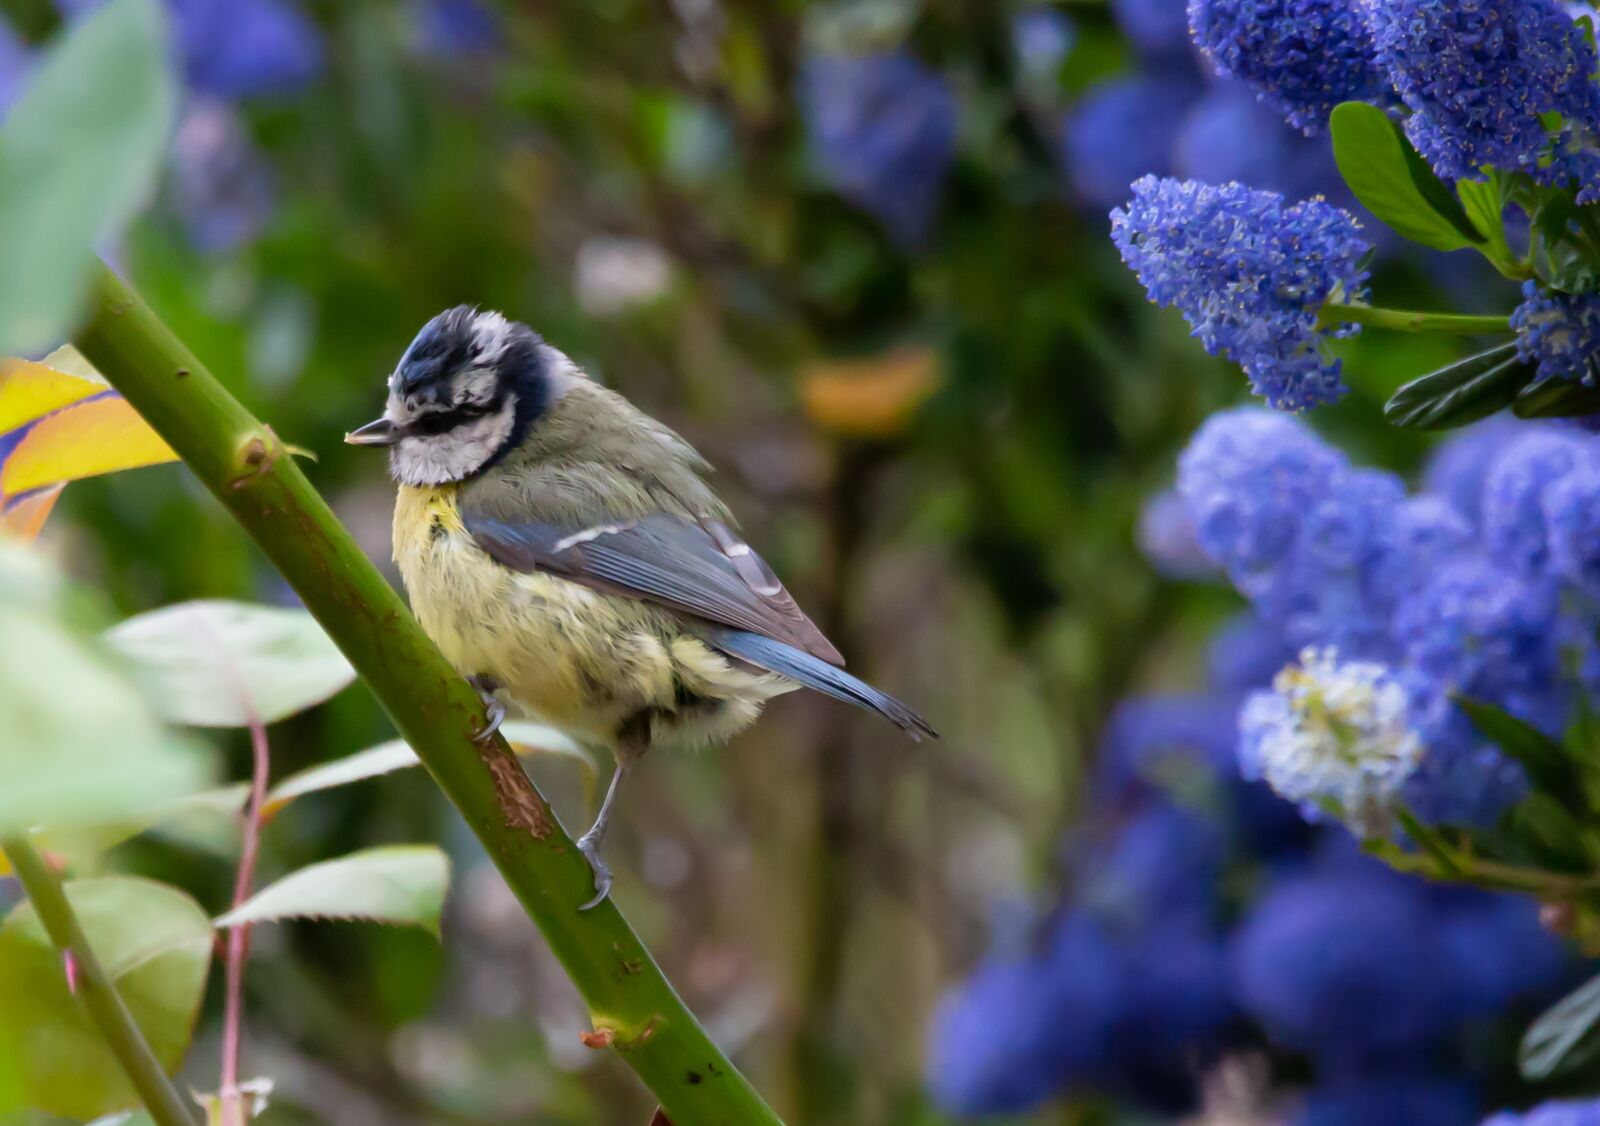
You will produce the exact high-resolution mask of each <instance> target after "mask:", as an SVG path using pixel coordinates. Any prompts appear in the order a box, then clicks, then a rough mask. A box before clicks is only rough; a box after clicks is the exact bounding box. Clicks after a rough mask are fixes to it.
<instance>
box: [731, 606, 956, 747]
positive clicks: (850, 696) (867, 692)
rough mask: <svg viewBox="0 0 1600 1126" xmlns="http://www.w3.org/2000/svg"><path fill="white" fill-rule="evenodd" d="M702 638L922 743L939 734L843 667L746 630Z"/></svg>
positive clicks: (916, 716) (901, 705)
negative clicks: (881, 719)
mask: <svg viewBox="0 0 1600 1126" xmlns="http://www.w3.org/2000/svg"><path fill="white" fill-rule="evenodd" d="M702 636H703V637H704V638H705V640H706V641H707V642H709V643H710V644H711V645H712V646H714V647H715V648H717V649H720V650H721V651H722V652H724V653H727V654H728V655H730V656H733V657H738V658H739V659H740V660H743V661H748V662H749V663H750V664H752V665H756V666H757V667H759V668H763V669H766V670H767V671H768V672H775V673H777V674H778V675H779V676H785V677H788V678H789V679H790V680H793V681H797V682H799V683H800V684H803V685H805V686H806V687H807V688H811V689H815V690H816V691H818V692H821V693H822V694H823V695H825V696H832V697H833V698H834V699H835V700H843V701H844V702H845V703H847V704H854V705H856V707H858V708H865V709H866V710H868V711H871V712H877V713H878V714H879V715H881V716H883V717H884V718H885V719H887V720H889V721H890V722H891V723H893V724H894V725H895V726H896V727H898V728H900V729H901V730H902V731H904V732H905V733H906V734H907V735H909V736H911V738H912V739H915V740H917V741H919V742H920V741H921V740H922V738H923V737H924V736H927V737H929V738H934V739H937V738H938V737H939V733H938V732H937V731H935V730H934V729H933V728H932V727H930V726H929V725H928V721H927V720H925V719H923V718H922V717H921V716H919V715H918V714H917V713H916V712H914V711H912V710H911V709H910V708H908V707H906V706H905V705H904V704H902V703H901V702H900V701H899V700H896V699H895V698H894V697H893V696H890V695H888V694H887V693H884V692H879V691H878V690H877V689H876V688H874V687H872V685H870V684H868V683H866V682H865V681H863V680H858V679H857V678H856V677H853V676H851V675H850V674H849V673H847V672H845V671H844V670H843V669H841V668H835V667H834V666H833V665H830V664H828V663H827V662H826V661H821V660H818V659H817V658H816V657H813V656H812V655H811V654H810V653H806V652H803V651H801V650H799V649H796V648H795V647H794V646H792V645H785V644H784V643H783V642H781V641H774V640H773V639H772V638H770V637H763V636H761V635H760V634H759V633H748V632H746V631H744V630H707V631H705V632H704V633H703V634H702Z"/></svg>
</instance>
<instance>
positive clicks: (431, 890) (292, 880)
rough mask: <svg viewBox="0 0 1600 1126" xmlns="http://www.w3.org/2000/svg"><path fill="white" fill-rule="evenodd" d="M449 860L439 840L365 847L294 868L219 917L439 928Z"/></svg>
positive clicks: (223, 921)
mask: <svg viewBox="0 0 1600 1126" xmlns="http://www.w3.org/2000/svg"><path fill="white" fill-rule="evenodd" d="M449 885H450V861H449V859H448V858H447V857H446V856H445V854H444V852H443V851H442V850H441V849H439V848H438V847H436V846H434V845H390V846H386V847H383V848H369V849H363V850H361V851H360V852H352V853H351V854H350V855H349V856H341V857H339V858H338V859H337V860H325V861H323V862H322V863H320V864H312V865H311V866H309V867H307V868H302V869H300V870H299V871H298V872H291V873H290V874H289V875H287V876H285V877H284V878H283V879H281V880H279V881H278V882H277V883H275V884H273V885H272V886H271V887H268V888H266V889H264V890H263V891H260V892H258V893H257V894H256V895H254V896H252V897H251V898H250V899H249V900H248V901H247V902H245V903H244V904H242V905H241V906H239V907H236V908H235V909H234V910H232V911H229V912H228V913H227V914H226V915H223V916H222V917H221V918H220V919H218V920H217V926H219V927H236V926H240V925H241V924H247V923H270V922H279V921H282V920H284V919H366V920H369V921H371V922H376V923H394V924H398V925H401V926H412V927H423V928H425V929H426V930H428V931H430V932H431V933H433V934H435V935H437V934H438V933H439V916H440V914H441V913H442V912H443V910H444V896H445V891H446V890H447V889H448V888H449Z"/></svg>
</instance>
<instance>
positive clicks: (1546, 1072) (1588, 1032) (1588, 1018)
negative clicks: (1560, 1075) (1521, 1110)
mask: <svg viewBox="0 0 1600 1126" xmlns="http://www.w3.org/2000/svg"><path fill="white" fill-rule="evenodd" d="M1597 1022H1600V977H1594V978H1591V979H1590V980H1589V981H1587V982H1585V983H1584V984H1583V985H1580V986H1579V987H1578V988H1577V989H1575V990H1573V991H1572V992H1571V993H1569V994H1567V996H1565V997H1563V998H1562V999H1561V1000H1559V1001H1557V1002H1556V1003H1555V1004H1554V1005H1552V1006H1551V1007H1550V1008H1548V1009H1546V1010H1545V1011H1544V1013H1543V1014H1541V1015H1540V1017H1539V1019H1538V1020H1536V1021H1534V1022H1533V1024H1531V1025H1530V1026H1529V1027H1528V1031H1527V1032H1526V1033H1525V1034H1524V1035H1523V1037H1522V1044H1521V1046H1520V1047H1519V1048H1518V1049H1517V1066H1518V1067H1519V1068H1521V1070H1522V1074H1523V1075H1524V1076H1525V1077H1526V1078H1528V1079H1530V1080H1533V1081H1535V1082H1538V1081H1539V1080H1543V1079H1548V1078H1550V1077H1551V1076H1553V1075H1555V1074H1556V1073H1557V1072H1558V1071H1567V1070H1571V1069H1572V1068H1574V1067H1577V1066H1578V1065H1580V1064H1582V1063H1585V1062H1587V1061H1589V1060H1591V1059H1593V1058H1594V1056H1595V1053H1596V1051H1597V1050H1600V1037H1596V1036H1595V1035H1594V1032H1595V1025H1596V1023H1597Z"/></svg>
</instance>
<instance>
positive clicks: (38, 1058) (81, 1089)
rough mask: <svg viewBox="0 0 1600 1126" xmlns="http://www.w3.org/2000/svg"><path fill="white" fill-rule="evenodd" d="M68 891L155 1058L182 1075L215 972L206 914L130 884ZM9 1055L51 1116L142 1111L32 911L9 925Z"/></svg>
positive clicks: (2, 987)
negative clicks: (211, 971)
mask: <svg viewBox="0 0 1600 1126" xmlns="http://www.w3.org/2000/svg"><path fill="white" fill-rule="evenodd" d="M66 893H67V899H68V901H69V902H71V904H72V908H73V911H74V912H75V913H76V914H77V916H78V921H79V922H80V923H81V924H82V925H83V930H84V934H85V936H86V937H87V938H88V940H89V946H90V947H91V948H92V949H93V950H94V952H95V954H96V955H97V956H98V958H99V959H100V962H101V964H102V965H103V966H104V967H105V970H106V973H107V974H108V975H109V976H110V978H111V980H112V982H113V983H114V984H115V985H116V987H117V991H118V992H119V993H121V994H122V999H123V1001H124V1002H125V1003H126V1004H127V1006H128V1009H129V1011H130V1012H131V1013H132V1014H133V1018H134V1020H135V1021H136V1022H137V1023H138V1025H139V1028H140V1031H142V1032H143V1033H144V1036H145V1039H146V1040H147V1041H149V1043H150V1047H151V1049H152V1050H153V1051H154V1052H155V1054H156V1058H157V1059H158V1060H160V1061H161V1065H162V1066H163V1067H165V1068H166V1069H167V1071H168V1072H169V1073H171V1072H174V1071H176V1070H177V1068H178V1064H179V1062H180V1061H181V1060H182V1058H183V1053H184V1050H185V1049H186V1048H187V1047H188V1044H189V1038H190V1037H191V1036H192V1035H193V1033H194V1023H195V1017H196V1015H197V1014H198V1013H199V1011H200V1001H201V998H202V997H203V996H204V993H205V983H206V972H207V969H208V968H209V966H210V964H211V945H212V930H211V923H210V921H209V920H208V919H207V918H206V914H205V912H204V911H202V910H201V909H200V905H199V904H197V903H196V902H195V901H194V900H193V899H191V898H190V897H189V896H188V895H186V894H185V893H184V892H181V891H179V890H178V889H177V888H174V887H168V886H167V885H166V884H159V883H156V882H155V881H153V880H141V879H133V878H131V877H127V876H116V877H111V878H107V879H96V880H75V881H73V882H71V883H68V884H67V885H66ZM0 1055H4V1056H9V1057H11V1058H14V1059H21V1060H25V1061H26V1067H25V1068H24V1069H23V1070H24V1075H25V1087H24V1096H25V1098H26V1099H27V1101H28V1104H29V1105H30V1106H33V1107H36V1108H37V1109H40V1110H44V1111H48V1112H49V1113H51V1114H58V1115H62V1116H63V1117H67V1118H76V1119H88V1118H95V1117H97V1116H99V1115H103V1114H109V1113H111V1112H113V1111H117V1110H123V1109H126V1108H129V1107H133V1106H136V1105H137V1104H138V1096H137V1095H136V1094H135V1093H134V1090H133V1087H132V1086H131V1085H130V1084H129V1082H128V1079H127V1077H126V1075H124V1074H123V1071H122V1068H121V1067H120V1066H119V1065H118V1063H117V1061H116V1058H115V1057H114V1056H113V1055H112V1054H111V1050H110V1049H109V1048H107V1047H106V1045H105V1042H104V1040H103V1039H102V1038H101V1036H100V1033H99V1031H98V1030H97V1029H96V1027H95V1025H94V1023H93V1022H92V1021H91V1020H90V1019H89V1017H88V1015H87V1012H86V1011H85V1009H84V1007H83V1003H82V1001H81V1000H80V999H79V998H77V997H75V996H74V995H73V994H72V993H71V992H70V991H69V990H68V988H67V977H66V973H65V970H64V967H63V965H62V959H61V955H60V954H59V953H58V952H57V951H56V949H55V947H54V946H53V945H51V943H50V939H49V937H48V936H47V935H46V934H45V931H44V927H43V925H42V924H41V923H40V922H39V918H38V916H37V915H36V914H35V913H34V911H33V908H32V907H31V906H30V905H28V904H26V903H23V904H21V905H20V906H18V907H17V909H16V910H14V911H13V912H12V913H11V915H10V916H9V917H8V918H7V919H6V921H5V925H4V926H3V927H0Z"/></svg>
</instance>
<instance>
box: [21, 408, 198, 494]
mask: <svg viewBox="0 0 1600 1126" xmlns="http://www.w3.org/2000/svg"><path fill="white" fill-rule="evenodd" d="M177 457H178V455H177V454H175V453H173V452H172V447H171V446H169V445H167V443H166V442H164V441H162V439H161V436H160V435H158V434H157V433H156V432H155V431H154V430H152V429H150V425H149V423H147V422H145V420H144V419H142V418H140V417H139V415H138V414H137V413H136V412H135V411H134V409H133V408H132V407H130V406H129V405H128V403H127V401H126V400H124V399H123V398H122V396H120V395H118V394H116V393H115V392H106V393H105V394H104V395H103V396H101V397H97V398H93V399H89V400H85V401H83V402H78V403H74V404H72V405H71V406H68V407H64V408H62V409H61V410H58V411H56V412H54V413H53V414H49V415H46V416H45V417H44V418H41V419H40V420H39V421H38V422H35V423H34V424H33V425H32V426H31V427H29V429H28V432H27V434H25V435H24V436H23V438H22V440H21V441H20V442H18V443H17V445H16V448H15V449H13V450H12V451H11V453H10V456H8V457H7V458H6V459H5V463H4V464H3V465H0V495H5V496H12V495H15V494H17V493H24V492H27V491H29V490H30V489H39V488H43V487H45V486H46V485H58V484H61V483H63V482H66V481H77V480H80V479H82V478H84V477H94V476H97V475H99V474H101V473H115V472H116V471H118V470H120V469H137V468H139V467H141V466H145V465H160V464H161V463H162V462H167V461H176V460H177Z"/></svg>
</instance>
